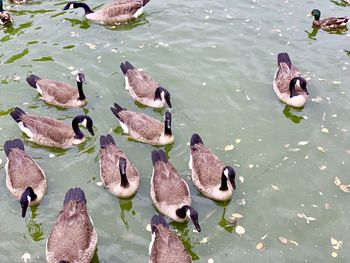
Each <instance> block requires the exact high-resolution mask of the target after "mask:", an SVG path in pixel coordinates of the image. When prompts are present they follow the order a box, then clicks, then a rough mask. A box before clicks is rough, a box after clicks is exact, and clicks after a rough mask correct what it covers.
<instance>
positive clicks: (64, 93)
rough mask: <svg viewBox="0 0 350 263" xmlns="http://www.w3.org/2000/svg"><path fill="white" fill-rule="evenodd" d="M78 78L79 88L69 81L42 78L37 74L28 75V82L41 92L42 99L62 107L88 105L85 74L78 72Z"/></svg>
mask: <svg viewBox="0 0 350 263" xmlns="http://www.w3.org/2000/svg"><path fill="white" fill-rule="evenodd" d="M76 80H77V86H78V89H76V88H74V87H73V86H71V85H70V84H68V83H65V82H61V81H56V80H50V79H41V78H40V77H38V76H36V75H30V76H29V77H27V82H28V84H29V85H30V86H32V87H33V88H35V89H36V90H37V91H38V92H39V93H40V95H41V99H42V100H44V101H46V102H47V103H49V104H52V105H56V106H59V107H62V108H73V107H83V106H85V105H86V97H85V94H84V92H83V83H84V84H86V82H85V75H84V74H83V73H78V74H77V76H76Z"/></svg>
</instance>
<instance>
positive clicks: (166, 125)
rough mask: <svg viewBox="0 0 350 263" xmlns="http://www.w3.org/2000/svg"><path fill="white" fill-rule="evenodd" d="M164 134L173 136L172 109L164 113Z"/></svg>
mask: <svg viewBox="0 0 350 263" xmlns="http://www.w3.org/2000/svg"><path fill="white" fill-rule="evenodd" d="M164 134H165V135H168V136H171V135H172V132H171V113H170V111H167V112H166V113H165V114H164Z"/></svg>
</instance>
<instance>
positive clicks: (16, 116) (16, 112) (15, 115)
mask: <svg viewBox="0 0 350 263" xmlns="http://www.w3.org/2000/svg"><path fill="white" fill-rule="evenodd" d="M10 115H11V117H12V118H13V119H14V120H15V121H16V122H17V123H18V122H21V117H22V116H23V115H26V113H25V112H24V111H23V110H22V109H21V108H18V107H16V108H15V109H14V110H13V111H12V112H11V113H10Z"/></svg>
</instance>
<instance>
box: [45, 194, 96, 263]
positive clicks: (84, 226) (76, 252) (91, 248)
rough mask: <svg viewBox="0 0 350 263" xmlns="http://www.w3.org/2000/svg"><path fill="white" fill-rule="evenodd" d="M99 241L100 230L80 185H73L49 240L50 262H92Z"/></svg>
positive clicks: (47, 255)
mask: <svg viewBox="0 0 350 263" xmlns="http://www.w3.org/2000/svg"><path fill="white" fill-rule="evenodd" d="M96 244H97V233H96V231H95V229H94V225H93V223H92V220H91V218H90V216H89V214H88V211H87V207H86V199H85V194H84V192H83V191H82V190H81V189H80V188H72V189H69V190H68V191H67V193H66V196H65V198H64V203H63V208H62V210H61V212H60V213H59V214H58V217H57V221H56V223H55V225H54V226H53V227H52V230H51V232H50V234H49V237H48V238H47V241H46V260H47V262H48V263H57V262H61V263H63V262H66V263H68V262H69V263H90V261H91V259H92V257H93V255H94V252H95V249H96Z"/></svg>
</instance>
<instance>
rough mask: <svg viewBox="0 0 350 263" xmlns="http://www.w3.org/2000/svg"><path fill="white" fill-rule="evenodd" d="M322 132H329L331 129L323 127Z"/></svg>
mask: <svg viewBox="0 0 350 263" xmlns="http://www.w3.org/2000/svg"><path fill="white" fill-rule="evenodd" d="M321 132H323V133H329V130H328V129H327V128H322V129H321Z"/></svg>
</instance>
